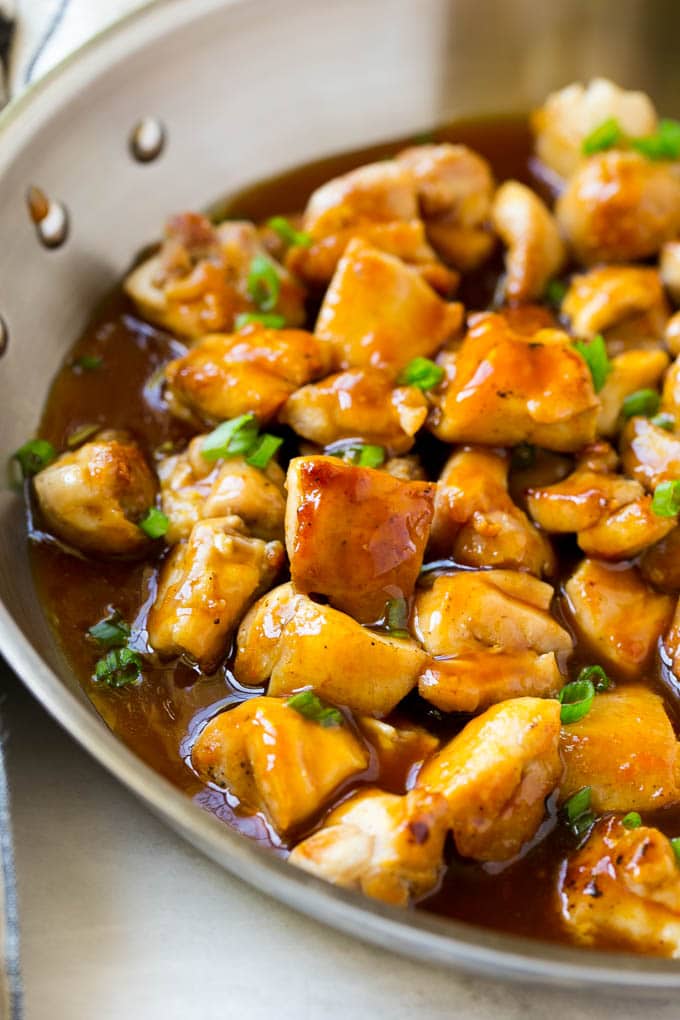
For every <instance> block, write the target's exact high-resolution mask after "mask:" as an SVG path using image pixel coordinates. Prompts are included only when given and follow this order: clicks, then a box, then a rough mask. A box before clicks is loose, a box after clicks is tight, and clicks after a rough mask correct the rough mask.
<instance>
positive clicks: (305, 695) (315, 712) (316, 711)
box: [286, 691, 344, 727]
mask: <svg viewBox="0 0 680 1020" xmlns="http://www.w3.org/2000/svg"><path fill="white" fill-rule="evenodd" d="M286 704H287V705H288V707H289V708H292V709H293V710H294V711H295V712H297V713H298V714H299V715H302V716H304V717H305V719H310V720H311V721H312V722H315V723H318V724H319V725H320V726H324V727H329V726H342V724H343V722H344V718H343V715H342V712H340V711H339V710H338V709H337V708H333V706H332V705H327V704H326V703H325V702H323V701H322V700H321V698H319V697H318V696H317V695H316V694H315V693H314V691H300V692H299V693H298V694H294V695H293V696H292V698H288V700H287V701H286Z"/></svg>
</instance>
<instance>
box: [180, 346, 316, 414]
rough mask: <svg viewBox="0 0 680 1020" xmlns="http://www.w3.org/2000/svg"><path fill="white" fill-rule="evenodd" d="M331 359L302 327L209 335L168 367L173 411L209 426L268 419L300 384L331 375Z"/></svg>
mask: <svg viewBox="0 0 680 1020" xmlns="http://www.w3.org/2000/svg"><path fill="white" fill-rule="evenodd" d="M327 355H328V352H327V350H326V348H325V347H324V345H323V344H321V343H319V341H318V340H317V339H316V337H314V336H313V335H312V334H311V333H306V332H305V331H304V330H301V329H264V328H262V327H260V326H249V327H247V328H246V329H244V330H242V331H241V332H240V333H234V334H215V335H214V336H207V337H204V338H203V340H200V341H199V342H198V343H197V344H196V345H195V346H194V347H192V349H191V350H190V351H189V352H188V353H187V354H185V355H184V357H182V358H177V359H176V360H175V361H171V362H170V363H169V364H168V365H167V366H166V368H165V378H166V383H167V388H168V393H169V397H170V401H169V407H170V411H171V412H172V413H173V414H176V415H178V416H179V417H183V418H188V419H189V420H190V421H195V420H198V421H199V422H208V423H211V422H219V421H224V420H226V419H229V418H237V417H238V416H239V415H241V414H247V413H248V412H249V411H252V412H254V413H255V414H256V415H257V417H258V420H259V421H260V422H266V421H269V420H270V419H271V418H273V417H274V416H275V415H276V414H277V413H278V411H279V410H280V409H281V408H282V407H283V405H284V404H285V402H286V400H287V399H288V397H289V396H290V394H291V393H292V392H293V391H294V390H296V389H297V388H298V386H304V385H305V383H308V382H309V381H310V380H311V379H316V378H318V377H319V376H322V375H325V374H326V372H327V371H328V360H327Z"/></svg>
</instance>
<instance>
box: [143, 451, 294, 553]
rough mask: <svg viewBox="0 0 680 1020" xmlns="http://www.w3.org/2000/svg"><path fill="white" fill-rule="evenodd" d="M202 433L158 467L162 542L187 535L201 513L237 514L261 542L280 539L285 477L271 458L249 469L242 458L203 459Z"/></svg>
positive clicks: (199, 518) (204, 515)
mask: <svg viewBox="0 0 680 1020" xmlns="http://www.w3.org/2000/svg"><path fill="white" fill-rule="evenodd" d="M204 440H205V436H196V438H195V439H192V440H191V442H190V443H189V446H188V447H187V449H186V450H185V451H184V452H183V453H178V454H175V455H174V456H172V457H165V458H164V459H163V460H162V461H160V463H159V465H158V477H159V478H160V482H161V506H162V509H163V513H164V514H165V515H166V517H167V518H168V521H169V526H168V530H167V532H166V535H165V539H166V541H167V542H168V543H169V544H170V545H173V544H174V543H175V542H178V541H179V540H180V539H182V538H187V537H188V536H189V534H190V532H191V529H192V528H193V526H194V525H195V524H196V523H197V522H198V521H200V520H202V519H203V518H206V517H230V516H232V515H235V516H237V517H240V518H241V520H242V521H243V523H244V524H245V525H246V527H247V528H248V531H249V532H250V533H251V534H252V535H254V536H255V537H256V538H262V539H265V540H266V541H270V540H272V539H281V540H283V518H284V514H285V510H286V497H285V492H284V481H285V475H284V473H283V470H282V469H281V467H280V466H279V465H278V464H277V463H276V461H275V460H270V461H269V463H268V464H267V466H266V468H264V469H260V468H256V467H252V466H251V465H250V464H248V463H247V461H246V460H245V459H244V458H243V457H230V458H228V459H226V460H219V461H217V462H214V461H207V460H206V459H205V457H203V455H202V453H201V449H202V446H203V442H204Z"/></svg>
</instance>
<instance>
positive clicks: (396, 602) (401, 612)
mask: <svg viewBox="0 0 680 1020" xmlns="http://www.w3.org/2000/svg"><path fill="white" fill-rule="evenodd" d="M408 618H409V605H408V602H407V601H406V599H389V600H388V602H387V605H386V606H385V628H386V630H388V631H389V632H390V634H391V635H392V637H400V638H407V637H409V632H408Z"/></svg>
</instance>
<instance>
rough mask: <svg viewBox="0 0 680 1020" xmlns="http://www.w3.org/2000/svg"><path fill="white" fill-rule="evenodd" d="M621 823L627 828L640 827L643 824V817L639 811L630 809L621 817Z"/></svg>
mask: <svg viewBox="0 0 680 1020" xmlns="http://www.w3.org/2000/svg"><path fill="white" fill-rule="evenodd" d="M621 824H622V825H623V827H624V828H625V829H639V828H640V826H641V825H642V818H641V817H640V815H639V814H638V812H637V811H629V812H628V814H627V815H624V816H623V818H622V819H621Z"/></svg>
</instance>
